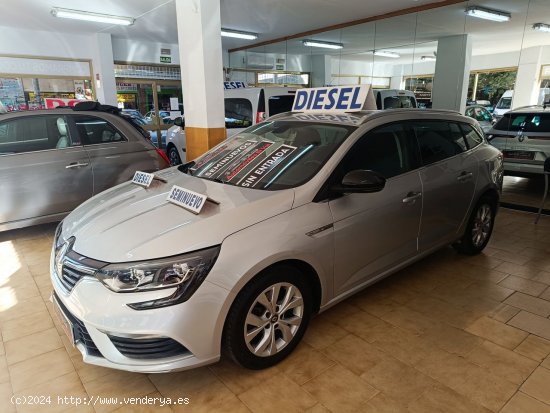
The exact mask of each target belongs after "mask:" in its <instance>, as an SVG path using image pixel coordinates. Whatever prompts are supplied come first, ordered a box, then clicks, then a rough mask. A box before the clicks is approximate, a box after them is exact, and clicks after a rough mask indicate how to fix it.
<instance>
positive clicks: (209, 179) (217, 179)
mask: <svg viewBox="0 0 550 413" xmlns="http://www.w3.org/2000/svg"><path fill="white" fill-rule="evenodd" d="M198 178H201V179H206V180H207V181H213V182H218V183H220V184H225V183H226V181H222V180H221V179H220V178H207V177H205V176H199V177H198Z"/></svg>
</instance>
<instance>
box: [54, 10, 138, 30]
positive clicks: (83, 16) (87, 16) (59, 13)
mask: <svg viewBox="0 0 550 413" xmlns="http://www.w3.org/2000/svg"><path fill="white" fill-rule="evenodd" d="M52 15H53V16H55V17H62V18H66V19H76V20H85V21H89V22H96V23H108V24H119V25H122V26H130V25H132V24H134V22H135V20H136V19H134V18H133V17H124V16H113V15H111V14H100V13H91V12H88V11H82V10H71V9H63V8H61V7H54V8H52Z"/></svg>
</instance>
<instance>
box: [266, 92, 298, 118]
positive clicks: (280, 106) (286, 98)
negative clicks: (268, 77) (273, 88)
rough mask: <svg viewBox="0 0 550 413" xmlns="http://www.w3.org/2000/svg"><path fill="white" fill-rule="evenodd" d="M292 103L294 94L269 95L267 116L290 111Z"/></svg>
mask: <svg viewBox="0 0 550 413" xmlns="http://www.w3.org/2000/svg"><path fill="white" fill-rule="evenodd" d="M292 105H294V95H280V96H271V97H270V98H269V101H268V107H269V116H273V115H276V114H278V113H283V112H290V111H291V110H292Z"/></svg>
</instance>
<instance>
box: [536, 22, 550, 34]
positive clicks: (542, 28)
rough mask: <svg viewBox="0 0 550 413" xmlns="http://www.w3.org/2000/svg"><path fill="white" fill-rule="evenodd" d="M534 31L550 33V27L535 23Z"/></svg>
mask: <svg viewBox="0 0 550 413" xmlns="http://www.w3.org/2000/svg"><path fill="white" fill-rule="evenodd" d="M533 30H538V31H539V32H550V25H549V24H545V23H535V24H533Z"/></svg>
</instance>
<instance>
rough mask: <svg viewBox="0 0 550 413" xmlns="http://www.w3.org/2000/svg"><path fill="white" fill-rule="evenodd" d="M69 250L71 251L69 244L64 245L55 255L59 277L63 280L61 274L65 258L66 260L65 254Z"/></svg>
mask: <svg viewBox="0 0 550 413" xmlns="http://www.w3.org/2000/svg"><path fill="white" fill-rule="evenodd" d="M67 249H69V243H68V242H66V243H64V244H63V245H62V246H61V248H59V249H58V250H57V252H56V253H55V269H56V271H57V276H58V277H59V278H61V273H62V271H63V258H65V254H66V253H67Z"/></svg>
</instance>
